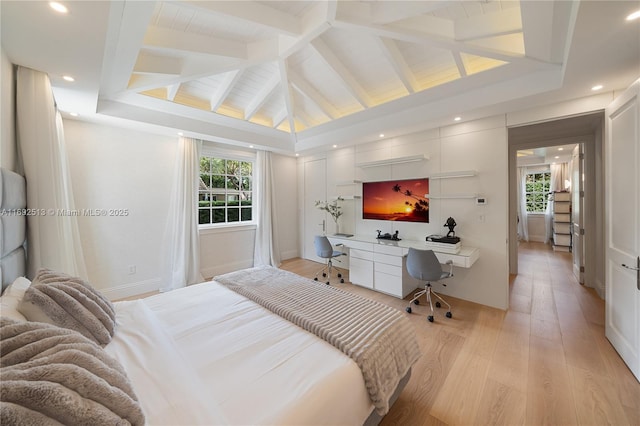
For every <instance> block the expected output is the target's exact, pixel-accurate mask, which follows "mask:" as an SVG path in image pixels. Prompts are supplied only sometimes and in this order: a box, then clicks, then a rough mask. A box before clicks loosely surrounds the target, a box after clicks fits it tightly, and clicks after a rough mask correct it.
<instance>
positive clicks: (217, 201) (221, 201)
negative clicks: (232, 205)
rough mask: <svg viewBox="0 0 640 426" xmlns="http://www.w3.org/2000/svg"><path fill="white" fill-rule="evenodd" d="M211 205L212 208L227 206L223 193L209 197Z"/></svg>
mask: <svg viewBox="0 0 640 426" xmlns="http://www.w3.org/2000/svg"><path fill="white" fill-rule="evenodd" d="M211 198H212V200H213V203H212V204H211V205H212V206H214V207H224V206H226V205H227V196H226V194H224V193H219V192H216V193H214V194H212V195H211Z"/></svg>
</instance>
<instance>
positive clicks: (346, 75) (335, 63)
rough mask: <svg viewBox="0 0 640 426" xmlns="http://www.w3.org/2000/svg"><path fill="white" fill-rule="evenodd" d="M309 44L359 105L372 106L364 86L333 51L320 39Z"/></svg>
mask: <svg viewBox="0 0 640 426" xmlns="http://www.w3.org/2000/svg"><path fill="white" fill-rule="evenodd" d="M311 46H313V48H314V49H315V50H316V52H318V54H319V55H320V57H321V58H322V59H323V60H324V62H325V63H326V64H327V65H328V66H329V68H331V69H332V70H333V71H334V72H335V73H336V74H337V76H338V77H339V78H340V81H342V83H343V85H344V87H345V89H347V91H348V92H349V93H351V95H352V96H353V97H354V98H355V99H356V100H357V101H358V102H359V103H360V105H361V106H363V107H365V108H369V107H371V106H373V101H372V100H371V97H370V96H369V94H368V93H367V92H366V90H364V88H363V87H362V86H361V85H360V83H358V80H357V79H356V78H355V77H354V76H353V74H351V71H349V69H348V68H347V67H346V66H345V65H344V64H343V63H342V61H340V59H338V57H337V56H336V55H335V54H334V53H333V51H332V50H331V49H330V48H329V46H327V45H326V44H325V42H324V41H322V40H321V39H320V38H317V39H315V40H313V41H312V42H311Z"/></svg>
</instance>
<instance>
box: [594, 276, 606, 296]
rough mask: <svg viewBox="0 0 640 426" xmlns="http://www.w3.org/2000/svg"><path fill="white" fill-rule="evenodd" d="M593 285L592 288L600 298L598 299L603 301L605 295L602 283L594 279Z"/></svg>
mask: <svg viewBox="0 0 640 426" xmlns="http://www.w3.org/2000/svg"><path fill="white" fill-rule="evenodd" d="M594 284H595V286H594V287H593V288H594V289H595V291H596V293H598V296H600V298H601V299H603V300H604V299H605V294H606V291H605V290H606V289H605V287H604V283H603V282H602V281H600V280H599V279H596V280H595V283H594Z"/></svg>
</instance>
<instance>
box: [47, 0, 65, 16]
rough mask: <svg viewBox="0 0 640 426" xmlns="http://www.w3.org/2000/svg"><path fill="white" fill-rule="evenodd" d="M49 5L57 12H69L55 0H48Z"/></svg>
mask: <svg viewBox="0 0 640 426" xmlns="http://www.w3.org/2000/svg"><path fill="white" fill-rule="evenodd" d="M49 7H50V8H51V9H53V10H55V11H56V12H58V13H69V9H68V8H67V6H65V5H64V4H62V3H58V2H57V1H50V2H49Z"/></svg>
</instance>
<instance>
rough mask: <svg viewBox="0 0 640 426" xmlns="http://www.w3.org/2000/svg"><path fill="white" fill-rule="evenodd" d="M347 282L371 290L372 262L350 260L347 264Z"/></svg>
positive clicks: (356, 259)
mask: <svg viewBox="0 0 640 426" xmlns="http://www.w3.org/2000/svg"><path fill="white" fill-rule="evenodd" d="M349 280H350V281H351V282H352V283H353V284H358V285H361V286H364V287H367V288H373V262H371V261H369V260H363V259H358V258H351V261H350V262H349Z"/></svg>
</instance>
